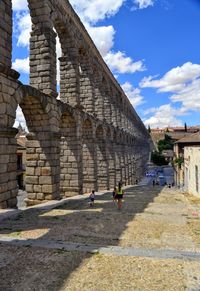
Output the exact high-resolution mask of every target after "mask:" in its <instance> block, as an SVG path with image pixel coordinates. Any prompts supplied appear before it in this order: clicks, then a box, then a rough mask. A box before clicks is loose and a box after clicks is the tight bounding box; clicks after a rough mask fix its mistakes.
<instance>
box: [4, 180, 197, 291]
mask: <svg viewBox="0 0 200 291" xmlns="http://www.w3.org/2000/svg"><path fill="white" fill-rule="evenodd" d="M125 193H126V195H125V201H124V204H123V209H122V210H121V211H118V210H117V205H116V202H114V201H113V200H112V197H111V196H112V195H111V193H104V194H102V193H101V194H97V197H96V201H95V205H94V206H93V207H90V206H89V203H88V197H86V196H77V197H73V198H70V199H65V200H64V201H59V202H55V203H52V202H51V204H49V205H47V206H43V205H42V206H37V207H33V208H30V209H27V210H23V211H19V212H13V213H14V215H13V217H12V219H9V218H7V219H4V220H3V221H1V222H0V290H1V291H8V290H9V291H11V290H12V291H18V290H20V291H27V290H46V291H51V290H52V291H53V290H62V291H63V290H77V291H78V290H81V291H82V290H85V291H89V290H91V291H101V290H106V291H107V290H113V291H118V290H119V291H121V290H142V291H143V290H148V291H149V290H152V291H154V290H156V291H158V290H161V291H162V290H176V291H179V290H187V291H199V290H200V199H197V198H194V197H192V196H189V195H187V194H183V193H181V192H180V191H179V190H177V189H175V188H167V187H165V188H162V187H159V186H155V187H152V186H151V185H145V183H141V185H138V186H135V187H128V188H127V189H126V191H125ZM10 213H11V212H10ZM9 215H10V214H9ZM0 216H1V217H2V214H0Z"/></svg>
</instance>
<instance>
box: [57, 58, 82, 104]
mask: <svg viewBox="0 0 200 291" xmlns="http://www.w3.org/2000/svg"><path fill="white" fill-rule="evenodd" d="M59 61H60V100H61V101H63V102H64V103H69V104H70V105H71V106H75V105H77V104H79V103H80V100H79V68H78V62H77V58H75V57H72V56H70V55H67V54H65V55H63V56H62V57H61V58H59Z"/></svg>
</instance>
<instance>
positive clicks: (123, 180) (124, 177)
mask: <svg viewBox="0 0 200 291" xmlns="http://www.w3.org/2000/svg"><path fill="white" fill-rule="evenodd" d="M120 149H121V150H120V152H121V157H120V164H121V175H122V177H121V180H122V183H123V185H127V184H126V159H125V156H126V152H125V146H124V144H121V145H120Z"/></svg>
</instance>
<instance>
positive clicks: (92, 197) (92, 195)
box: [89, 190, 95, 206]
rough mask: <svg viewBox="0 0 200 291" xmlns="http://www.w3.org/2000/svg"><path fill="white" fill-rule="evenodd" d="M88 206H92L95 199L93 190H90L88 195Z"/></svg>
mask: <svg viewBox="0 0 200 291" xmlns="http://www.w3.org/2000/svg"><path fill="white" fill-rule="evenodd" d="M89 197H90V206H93V205H94V199H95V193H94V190H92V193H91V194H90V196H89Z"/></svg>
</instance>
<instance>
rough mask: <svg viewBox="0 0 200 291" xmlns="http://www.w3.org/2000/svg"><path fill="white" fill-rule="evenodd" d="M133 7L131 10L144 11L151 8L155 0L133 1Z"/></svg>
mask: <svg viewBox="0 0 200 291" xmlns="http://www.w3.org/2000/svg"><path fill="white" fill-rule="evenodd" d="M133 3H134V7H133V9H134V10H135V9H144V8H147V7H149V6H153V5H154V3H155V0H134V1H133Z"/></svg>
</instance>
